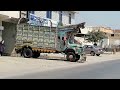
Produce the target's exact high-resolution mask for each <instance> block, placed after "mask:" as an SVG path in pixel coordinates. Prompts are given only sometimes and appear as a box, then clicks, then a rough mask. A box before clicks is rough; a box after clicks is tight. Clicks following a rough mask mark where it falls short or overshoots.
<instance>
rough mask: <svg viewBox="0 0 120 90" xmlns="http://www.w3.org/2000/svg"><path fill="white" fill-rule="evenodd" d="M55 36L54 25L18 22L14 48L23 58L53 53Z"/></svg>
mask: <svg viewBox="0 0 120 90" xmlns="http://www.w3.org/2000/svg"><path fill="white" fill-rule="evenodd" d="M56 36H57V30H56V28H54V27H47V26H35V25H30V24H28V23H21V24H18V25H17V35H16V45H15V50H16V52H17V53H20V54H21V56H24V57H25V58H30V57H33V58H37V57H39V56H40V53H55V52H57V51H56Z"/></svg>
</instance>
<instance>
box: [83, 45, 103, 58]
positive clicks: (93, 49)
mask: <svg viewBox="0 0 120 90" xmlns="http://www.w3.org/2000/svg"><path fill="white" fill-rule="evenodd" d="M84 52H85V53H86V54H91V55H92V56H95V55H97V56H100V54H103V53H104V50H103V49H102V48H100V47H98V46H94V45H84Z"/></svg>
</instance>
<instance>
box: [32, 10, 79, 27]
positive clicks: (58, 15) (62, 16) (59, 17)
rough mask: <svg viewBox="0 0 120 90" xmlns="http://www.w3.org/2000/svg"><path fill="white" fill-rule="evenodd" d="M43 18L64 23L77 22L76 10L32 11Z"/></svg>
mask: <svg viewBox="0 0 120 90" xmlns="http://www.w3.org/2000/svg"><path fill="white" fill-rule="evenodd" d="M30 13H32V14H35V15H36V16H38V17H41V18H49V19H52V20H54V21H57V22H62V23H63V24H64V25H69V24H75V14H76V13H77V12H76V11H31V12H30Z"/></svg>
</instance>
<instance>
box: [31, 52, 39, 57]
mask: <svg viewBox="0 0 120 90" xmlns="http://www.w3.org/2000/svg"><path fill="white" fill-rule="evenodd" d="M39 56H40V53H39V52H33V56H32V57H33V58H38V57H39Z"/></svg>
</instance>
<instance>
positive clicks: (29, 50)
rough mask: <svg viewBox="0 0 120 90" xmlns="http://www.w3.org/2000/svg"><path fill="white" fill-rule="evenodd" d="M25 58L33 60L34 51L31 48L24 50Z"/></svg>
mask: <svg viewBox="0 0 120 90" xmlns="http://www.w3.org/2000/svg"><path fill="white" fill-rule="evenodd" d="M23 56H24V57H25V58H31V57H32V50H31V49H29V48H24V49H23Z"/></svg>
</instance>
